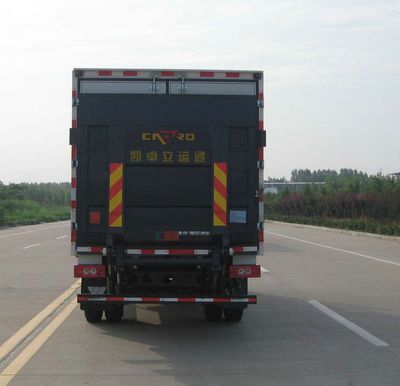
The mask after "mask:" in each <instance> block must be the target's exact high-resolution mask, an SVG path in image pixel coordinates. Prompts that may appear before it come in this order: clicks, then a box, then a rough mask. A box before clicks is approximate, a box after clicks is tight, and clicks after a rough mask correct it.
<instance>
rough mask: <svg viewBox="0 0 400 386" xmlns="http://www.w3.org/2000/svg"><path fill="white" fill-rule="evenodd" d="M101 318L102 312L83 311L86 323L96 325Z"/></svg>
mask: <svg viewBox="0 0 400 386" xmlns="http://www.w3.org/2000/svg"><path fill="white" fill-rule="evenodd" d="M102 316H103V311H102V310H85V318H86V321H87V322H88V323H98V322H100V320H101V318H102Z"/></svg>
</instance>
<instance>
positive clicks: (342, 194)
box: [265, 169, 400, 235]
mask: <svg viewBox="0 0 400 386" xmlns="http://www.w3.org/2000/svg"><path fill="white" fill-rule="evenodd" d="M343 170H348V169H343ZM343 174H345V173H343V172H341V174H340V175H338V176H333V177H331V176H328V177H327V178H326V184H325V185H322V186H320V185H307V186H306V187H305V189H304V190H303V191H302V192H300V193H290V192H289V191H288V190H284V191H283V192H281V193H280V194H271V193H269V194H266V195H265V216H266V218H267V219H268V218H269V219H278V218H280V219H281V220H282V221H289V222H300V223H306V224H314V225H323V226H328V227H335V228H336V227H343V228H346V229H353V230H360V231H366V232H374V233H382V234H390V235H392V234H396V235H398V234H399V226H400V179H398V178H393V177H389V176H381V175H376V176H367V175H366V174H364V173H359V172H357V173H353V174H352V173H347V174H348V176H344V175H343ZM311 175H312V173H311Z"/></svg>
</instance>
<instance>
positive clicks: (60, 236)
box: [56, 235, 67, 240]
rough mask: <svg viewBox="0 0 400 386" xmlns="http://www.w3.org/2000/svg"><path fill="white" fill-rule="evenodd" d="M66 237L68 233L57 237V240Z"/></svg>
mask: <svg viewBox="0 0 400 386" xmlns="http://www.w3.org/2000/svg"><path fill="white" fill-rule="evenodd" d="M65 237H67V235H63V236H60V237H56V240H60V239H64V238H65Z"/></svg>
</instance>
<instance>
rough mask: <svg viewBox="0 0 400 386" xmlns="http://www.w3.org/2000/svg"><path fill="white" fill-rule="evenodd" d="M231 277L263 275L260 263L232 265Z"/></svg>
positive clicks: (230, 268)
mask: <svg viewBox="0 0 400 386" xmlns="http://www.w3.org/2000/svg"><path fill="white" fill-rule="evenodd" d="M229 277H230V278H231V279H242V278H246V277H261V269H260V266H259V265H231V266H230V267H229Z"/></svg>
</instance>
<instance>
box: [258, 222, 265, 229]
mask: <svg viewBox="0 0 400 386" xmlns="http://www.w3.org/2000/svg"><path fill="white" fill-rule="evenodd" d="M257 229H259V230H260V229H262V230H264V223H263V222H258V223H257Z"/></svg>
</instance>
